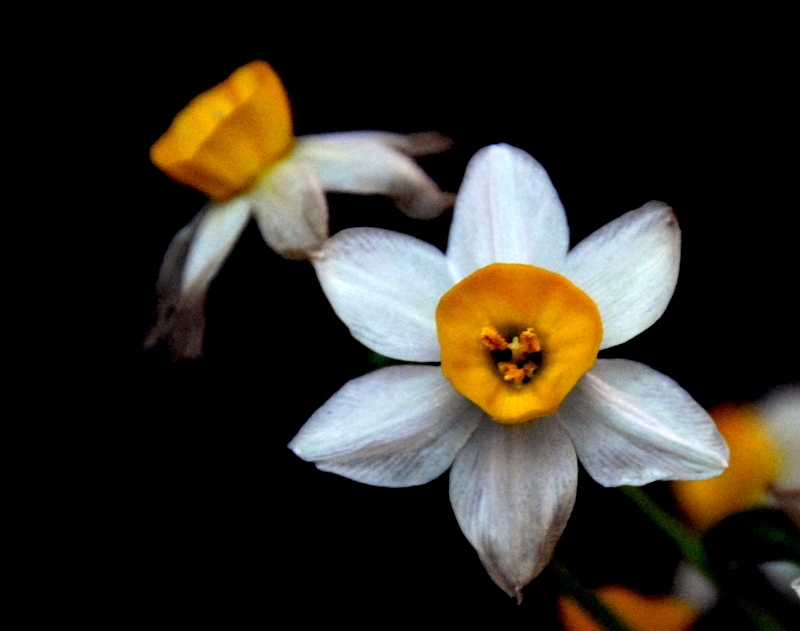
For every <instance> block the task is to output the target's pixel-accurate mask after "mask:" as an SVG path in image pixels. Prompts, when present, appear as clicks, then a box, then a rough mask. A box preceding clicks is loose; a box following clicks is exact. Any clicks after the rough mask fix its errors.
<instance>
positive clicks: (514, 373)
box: [497, 362, 525, 385]
mask: <svg viewBox="0 0 800 631" xmlns="http://www.w3.org/2000/svg"><path fill="white" fill-rule="evenodd" d="M497 367H498V368H499V369H500V374H501V375H503V379H504V380H505V381H513V382H514V383H515V384H517V385H521V384H522V380H523V379H525V371H524V370H523V369H522V368H517V365H516V364H515V363H513V362H498V363H497Z"/></svg>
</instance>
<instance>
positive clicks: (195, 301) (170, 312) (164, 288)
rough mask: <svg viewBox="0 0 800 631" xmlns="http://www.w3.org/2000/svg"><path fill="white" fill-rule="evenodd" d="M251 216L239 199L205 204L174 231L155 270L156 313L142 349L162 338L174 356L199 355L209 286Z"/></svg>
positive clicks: (244, 203)
mask: <svg viewBox="0 0 800 631" xmlns="http://www.w3.org/2000/svg"><path fill="white" fill-rule="evenodd" d="M249 217H250V211H249V209H248V205H247V202H246V201H244V200H243V199H241V198H237V199H234V200H232V201H230V202H226V203H224V204H209V205H208V206H206V207H205V208H204V209H203V210H201V211H200V212H199V213H198V214H197V215H195V217H194V219H192V221H191V222H189V224H187V225H186V226H184V227H183V228H182V229H181V230H180V231H179V232H178V233H177V234H176V235H175V237H174V238H173V239H172V241H171V242H170V244H169V247H168V248H167V253H166V254H165V255H164V261H163V263H162V264H161V269H160V270H159V273H158V282H157V283H156V292H157V293H158V316H157V320H156V324H155V326H154V327H153V330H152V331H150V333H149V335H148V336H147V339H146V340H145V348H149V347H152V346H155V345H156V344H158V343H159V342H161V341H164V342H166V343H167V344H168V345H169V348H170V352H171V353H172V357H173V359H181V358H196V357H200V356H201V355H202V353H203V334H204V332H205V326H206V320H205V303H206V292H207V291H208V286H209V285H210V284H211V281H212V280H214V277H215V276H216V275H217V273H218V272H219V269H220V267H222V264H223V263H224V262H225V259H226V258H228V254H230V251H231V249H232V248H233V246H234V244H235V243H236V241H237V239H238V238H239V235H240V234H241V232H242V230H243V229H244V227H245V225H246V224H247V220H248V219H249Z"/></svg>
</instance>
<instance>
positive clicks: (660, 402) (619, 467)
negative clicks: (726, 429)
mask: <svg viewBox="0 0 800 631" xmlns="http://www.w3.org/2000/svg"><path fill="white" fill-rule="evenodd" d="M557 416H558V418H559V420H560V421H561V422H562V424H563V425H564V427H565V428H566V429H567V431H568V432H569V434H570V436H571V437H572V441H573V443H574V444H575V450H576V451H577V452H578V458H579V459H580V461H581V464H582V465H583V466H584V467H585V468H586V470H587V471H588V472H589V475H591V476H592V477H593V478H594V479H595V480H596V481H597V482H599V483H600V484H602V485H603V486H619V485H622V484H631V485H642V484H648V483H649V482H653V481H655V480H702V479H706V478H713V477H715V476H718V475H720V474H721V473H722V472H723V471H724V470H725V468H726V467H727V466H728V446H727V445H726V444H725V441H724V439H723V438H722V436H721V435H720V433H719V432H718V431H717V428H716V426H715V425H714V421H712V420H711V417H710V416H709V415H708V414H707V413H706V412H705V410H703V408H701V407H700V406H699V405H698V404H697V403H696V402H695V401H694V399H692V398H691V397H690V396H689V394H688V393H687V392H686V391H685V390H684V389H683V388H681V387H680V386H679V385H678V384H677V383H675V382H674V381H672V379H670V378H669V377H667V376H666V375H662V374H661V373H660V372H657V371H655V370H653V369H652V368H650V367H649V366H645V365H644V364H640V363H638V362H633V361H629V360H627V359H599V360H597V363H596V364H595V366H594V367H593V368H592V369H591V370H590V371H589V372H588V373H586V374H585V375H584V376H583V378H582V379H581V380H580V381H579V382H578V385H577V386H576V387H575V389H574V390H573V391H572V392H570V394H569V395H568V396H567V398H566V399H564V402H563V403H562V404H561V407H560V408H559V410H558V412H557Z"/></svg>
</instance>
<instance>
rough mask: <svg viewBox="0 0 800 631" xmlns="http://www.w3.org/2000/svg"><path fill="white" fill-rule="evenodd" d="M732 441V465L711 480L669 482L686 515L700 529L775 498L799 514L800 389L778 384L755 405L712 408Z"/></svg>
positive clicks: (717, 421)
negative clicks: (784, 387)
mask: <svg viewBox="0 0 800 631" xmlns="http://www.w3.org/2000/svg"><path fill="white" fill-rule="evenodd" d="M709 414H711V417H712V418H713V419H714V421H715V422H716V424H717V428H718V429H719V431H720V433H721V434H722V435H723V436H724V437H725V441H726V442H727V443H728V446H729V447H730V452H731V457H730V466H729V467H728V469H727V470H726V471H725V472H724V473H722V475H720V476H718V477H716V478H712V479H710V480H691V481H680V482H677V481H676V482H673V483H672V492H673V494H674V496H675V498H676V500H677V502H678V505H679V506H680V508H681V510H682V511H683V512H684V514H685V515H686V517H687V518H688V519H689V521H691V522H692V523H693V524H694V525H696V526H697V527H698V528H700V529H702V530H707V529H709V528H711V527H712V526H714V525H715V524H716V523H718V522H719V521H721V520H722V519H723V518H725V517H727V516H728V515H732V514H734V513H738V512H740V511H743V510H747V509H749V508H755V507H757V506H763V505H768V504H774V503H776V501H777V503H778V504H779V505H780V506H781V507H782V508H784V509H786V510H787V512H789V514H790V515H792V516H793V517H794V518H795V520H797V519H798V518H800V462H798V456H797V454H799V453H800V389H798V388H794V389H792V388H789V389H785V390H778V391H776V392H775V393H774V394H773V395H771V396H769V397H767V398H766V399H764V400H763V401H762V402H761V403H760V404H758V405H752V404H741V405H736V404H732V403H727V404H725V405H721V406H718V407H716V408H713V409H712V410H710V412H709Z"/></svg>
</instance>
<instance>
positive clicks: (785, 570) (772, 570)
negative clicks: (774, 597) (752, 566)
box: [758, 561, 800, 598]
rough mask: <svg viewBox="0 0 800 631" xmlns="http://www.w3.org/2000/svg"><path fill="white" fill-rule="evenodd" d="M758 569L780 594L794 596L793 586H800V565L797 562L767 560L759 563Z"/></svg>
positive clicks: (787, 596)
mask: <svg viewBox="0 0 800 631" xmlns="http://www.w3.org/2000/svg"><path fill="white" fill-rule="evenodd" d="M758 569H759V571H760V572H761V573H762V574H763V575H764V577H765V578H766V579H767V580H768V581H769V583H770V585H772V587H773V588H774V589H776V590H777V591H778V592H779V593H780V594H782V595H783V596H785V597H786V598H794V594H793V593H792V588H793V587H794V588H795V589H798V588H800V566H798V564H797V563H793V562H792V561H766V562H764V563H759V564H758ZM798 593H800V592H798Z"/></svg>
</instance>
